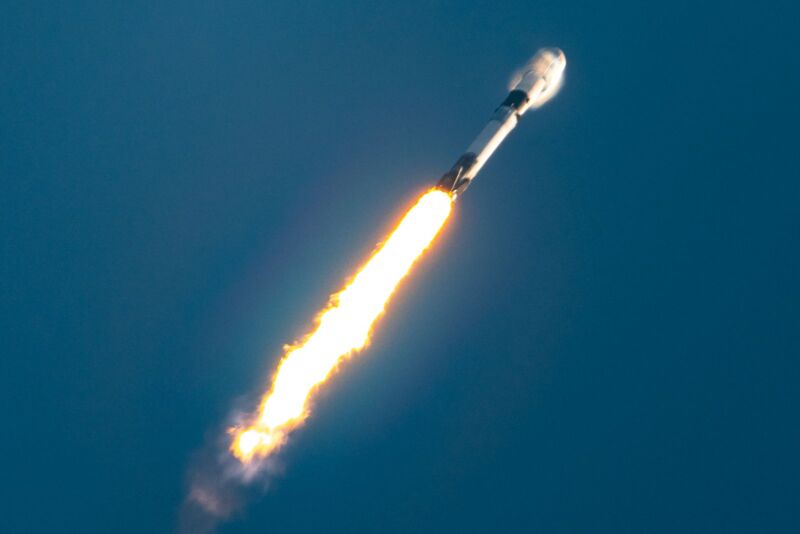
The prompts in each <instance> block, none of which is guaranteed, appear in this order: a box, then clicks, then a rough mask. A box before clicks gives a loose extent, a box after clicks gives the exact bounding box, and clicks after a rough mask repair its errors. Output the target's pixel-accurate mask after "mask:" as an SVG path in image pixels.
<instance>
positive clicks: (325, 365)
mask: <svg viewBox="0 0 800 534" xmlns="http://www.w3.org/2000/svg"><path fill="white" fill-rule="evenodd" d="M451 205H452V199H451V198H450V195H448V194H447V193H444V192H442V191H439V190H436V189H433V190H431V191H428V192H427V193H425V194H424V195H423V196H422V197H421V198H420V199H419V200H418V201H417V203H416V205H414V207H412V208H411V209H410V210H409V211H408V213H406V215H405V216H404V217H403V219H402V220H401V221H400V224H399V225H398V226H397V228H395V230H394V231H393V232H392V233H391V234H390V235H389V238H388V239H387V240H386V242H385V243H384V244H383V246H381V248H380V249H379V250H378V251H377V252H376V253H375V254H374V255H373V256H372V257H371V258H370V259H369V261H368V262H367V263H366V265H364V267H363V268H362V269H361V270H360V271H359V272H358V274H356V276H355V278H353V281H352V282H351V283H350V284H349V285H348V286H347V287H346V288H345V289H344V290H343V291H341V292H340V293H338V294H337V295H335V296H334V297H333V298H332V300H331V304H330V306H329V307H328V308H327V309H326V310H325V311H324V312H323V313H322V315H320V318H319V324H318V326H317V329H316V330H315V331H314V332H313V333H311V334H310V335H309V336H308V337H306V339H305V340H304V341H303V342H302V343H301V344H299V345H296V346H293V347H289V348H288V349H287V353H286V355H285V356H284V357H283V359H282V360H281V363H280V365H279V366H278V371H277V373H276V374H275V377H274V380H273V382H272V387H271V388H270V389H269V391H268V393H267V394H266V395H265V396H264V398H263V400H262V401H261V405H260V407H259V410H258V414H257V415H256V416H255V417H254V420H253V422H252V423H251V424H250V426H248V427H245V428H234V429H232V431H231V433H232V434H233V436H234V437H233V442H232V444H231V452H232V453H233V454H234V456H236V457H237V458H238V459H239V460H241V461H242V462H244V463H247V462H249V461H251V460H252V459H254V458H263V457H265V456H268V455H269V454H270V453H272V452H274V451H275V450H276V449H277V448H278V447H280V446H281V445H282V444H283V443H284V442H285V441H286V436H287V434H288V433H289V432H290V431H291V430H292V429H293V428H294V427H296V426H297V425H299V424H300V423H302V422H303V420H304V419H305V418H306V416H307V415H308V401H309V397H310V396H311V393H312V392H313V390H314V388H315V387H316V386H317V385H319V384H320V383H322V382H324V381H325V379H327V378H328V376H329V375H330V374H331V372H332V371H333V370H334V369H335V368H336V366H337V365H338V364H339V362H340V361H342V359H343V358H345V357H347V356H348V355H350V354H352V353H354V352H356V351H358V350H360V349H362V348H363V347H364V346H365V345H366V344H367V342H368V341H369V334H370V330H371V329H372V324H373V323H374V322H375V320H376V319H377V318H378V317H379V316H380V315H381V313H383V310H384V307H385V306H386V303H387V302H388V301H389V298H390V297H391V295H392V293H393V292H394V290H395V288H396V287H397V284H398V283H399V282H400V281H401V280H402V279H403V277H405V276H406V274H407V273H408V271H409V270H410V269H411V266H412V265H413V263H414V261H415V260H416V259H417V258H418V257H419V256H420V254H422V252H423V251H424V250H425V249H426V248H427V247H428V245H430V243H431V241H433V239H434V237H436V234H437V233H438V232H439V229H440V228H441V227H442V225H444V222H445V221H446V220H447V217H448V216H449V215H450V208H451Z"/></svg>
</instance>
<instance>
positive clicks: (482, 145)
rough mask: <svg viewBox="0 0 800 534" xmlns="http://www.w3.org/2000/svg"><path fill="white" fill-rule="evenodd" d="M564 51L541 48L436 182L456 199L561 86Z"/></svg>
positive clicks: (565, 62)
mask: <svg viewBox="0 0 800 534" xmlns="http://www.w3.org/2000/svg"><path fill="white" fill-rule="evenodd" d="M566 65H567V61H566V58H565V57H564V53H563V52H562V51H561V50H559V49H558V48H544V49H542V50H539V52H537V53H536V55H535V56H534V57H533V59H532V60H531V61H530V63H528V65H527V66H526V68H525V70H524V71H523V72H522V74H521V75H520V76H519V77H518V81H516V84H515V85H514V87H513V89H512V90H511V92H510V93H508V96H507V97H506V99H505V100H504V101H503V103H502V104H500V106H499V107H498V108H497V109H496V110H495V112H494V115H493V116H492V118H491V119H490V120H489V122H488V124H486V126H485V127H484V128H483V130H482V131H481V133H480V134H478V137H476V138H475V140H474V141H473V142H472V144H470V145H469V147H468V148H467V150H466V152H464V154H462V155H461V157H459V158H458V161H456V163H455V165H453V167H452V168H451V169H450V170H449V171H448V172H447V174H445V175H444V176H443V177H442V178H441V179H440V180H439V183H438V185H437V187H439V189H442V190H444V191H447V192H449V193H450V194H451V195H452V196H453V197H454V198H455V197H457V196H458V195H460V194H461V193H463V192H464V190H466V188H467V187H468V186H469V184H470V182H471V181H472V179H473V178H475V175H476V174H478V171H480V170H481V168H482V167H483V165H484V164H485V163H486V161H487V160H488V159H489V157H491V155H492V154H493V153H494V151H495V150H496V149H497V147H498V146H500V143H502V142H503V140H504V139H505V138H506V136H507V135H508V134H509V133H510V132H511V130H513V129H514V127H515V126H516V125H517V122H518V121H519V118H520V117H522V115H523V114H524V113H525V112H526V111H528V109H530V108H532V107H533V108H537V107H539V106H541V105H542V104H544V103H545V102H547V101H548V100H549V99H550V98H551V97H552V96H553V95H554V94H555V93H556V92H557V91H558V89H559V87H560V85H561V77H562V74H563V73H564V68H565V67H566Z"/></svg>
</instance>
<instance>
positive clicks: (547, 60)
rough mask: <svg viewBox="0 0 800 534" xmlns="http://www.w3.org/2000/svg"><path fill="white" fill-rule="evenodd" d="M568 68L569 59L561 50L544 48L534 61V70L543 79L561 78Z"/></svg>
mask: <svg viewBox="0 0 800 534" xmlns="http://www.w3.org/2000/svg"><path fill="white" fill-rule="evenodd" d="M566 66H567V58H566V56H565V55H564V52H562V51H561V49H560V48H542V49H541V50H539V51H538V52H537V53H536V55H535V56H534V58H533V61H532V70H533V71H534V72H535V73H536V74H537V75H539V76H541V77H543V78H548V77H553V75H554V74H555V77H558V76H560V75H561V73H562V72H563V71H564V68H565V67H566Z"/></svg>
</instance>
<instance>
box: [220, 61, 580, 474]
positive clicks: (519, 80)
mask: <svg viewBox="0 0 800 534" xmlns="http://www.w3.org/2000/svg"><path fill="white" fill-rule="evenodd" d="M565 67H566V59H565V57H564V53H563V52H562V51H561V50H559V49H557V48H545V49H542V50H540V51H539V52H538V53H537V54H536V55H535V56H534V57H533V58H532V59H531V61H530V62H528V64H527V65H526V66H525V67H524V68H523V69H522V70H521V71H520V72H519V73H518V74H517V75H516V76H515V80H514V82H513V87H512V89H511V92H510V93H508V96H507V97H506V99H505V100H503V102H502V103H501V104H500V105H499V106H498V107H497V109H495V111H494V114H493V115H492V117H491V119H490V120H489V122H488V123H487V124H486V126H485V127H484V128H483V130H482V131H481V132H480V134H479V135H478V137H477V138H476V139H475V140H474V141H473V142H472V144H470V145H469V147H468V148H467V150H466V152H464V154H462V155H461V157H459V158H458V160H457V161H456V163H455V164H454V165H453V167H452V168H451V169H450V170H449V171H448V172H447V173H445V175H444V176H443V177H442V178H441V179H440V180H439V182H438V183H437V185H436V188H435V189H432V190H430V191H428V192H427V193H425V194H424V195H423V196H422V197H421V198H420V199H419V200H418V202H417V204H416V205H415V206H414V207H412V208H411V209H410V210H409V211H408V213H406V215H405V216H404V217H403V219H402V220H401V221H400V224H399V225H398V226H397V228H396V229H395V230H394V231H393V232H392V233H391V234H390V235H389V237H388V239H387V240H386V242H385V243H384V244H383V246H382V247H381V248H380V249H379V250H378V251H377V252H376V253H375V254H374V255H373V256H372V257H371V258H370V259H369V260H368V261H367V263H366V264H365V265H364V266H363V267H362V269H361V270H360V271H359V272H358V274H356V276H355V277H354V278H353V280H352V282H351V283H350V284H349V285H348V286H347V287H346V288H345V289H344V290H342V291H341V292H340V293H338V294H336V295H334V297H333V298H332V299H331V304H330V306H329V307H328V308H327V309H326V310H324V311H323V312H322V314H321V315H320V317H319V321H318V325H317V328H316V330H314V332H312V333H311V334H309V335H308V336H307V337H306V338H305V339H304V340H303V341H301V342H300V343H298V344H296V345H294V346H292V347H289V349H288V350H287V352H286V354H285V355H284V357H283V359H282V360H281V363H280V365H279V366H278V370H277V372H276V373H275V376H274V378H273V381H272V384H271V386H270V388H269V389H268V391H267V393H266V394H265V395H264V397H263V399H262V401H261V404H260V406H259V408H258V410H257V413H256V414H254V415H253V417H252V418H251V420H250V421H249V422H248V424H247V425H246V426H242V427H237V428H233V429H231V434H232V436H233V440H232V442H231V445H230V452H231V453H232V454H233V455H234V456H235V457H236V458H238V459H239V461H241V462H242V464H244V465H249V464H251V462H254V461H255V462H257V461H258V460H260V459H263V458H266V457H267V456H269V455H270V454H271V453H273V452H275V451H276V450H277V449H278V448H280V446H281V445H283V444H284V443H285V442H286V439H287V437H288V434H289V433H290V432H291V430H292V429H293V428H295V427H297V425H299V424H301V423H302V422H303V421H304V420H305V418H306V417H307V416H308V411H309V407H308V404H309V398H310V397H311V395H312V394H313V392H314V390H315V388H316V387H317V386H318V385H319V384H321V383H322V382H324V381H325V380H326V379H327V378H328V376H329V375H330V374H331V372H332V371H333V370H334V369H336V367H337V365H338V364H339V363H340V362H341V361H342V360H343V359H344V358H346V357H348V356H349V355H351V354H353V353H355V352H357V351H359V350H361V349H362V348H364V346H365V345H366V344H367V342H368V341H369V335H370V331H371V329H372V325H373V323H374V322H375V320H376V319H377V318H378V317H380V315H381V314H382V313H383V311H384V308H385V306H386V304H387V302H388V301H389V298H390V297H391V296H392V293H393V292H394V290H395V288H396V287H397V285H398V284H399V283H400V281H401V280H402V279H403V278H404V277H405V276H406V274H408V272H409V270H410V269H411V266H412V265H413V264H414V262H415V261H416V259H417V258H418V257H419V256H420V255H421V254H422V253H423V252H424V251H425V249H426V248H427V247H428V246H429V245H430V244H431V242H432V241H433V239H434V238H435V237H436V234H437V233H438V232H439V230H440V229H441V227H442V226H443V225H444V223H445V221H446V220H447V218H448V216H449V215H450V210H451V208H452V204H453V202H454V201H455V199H456V198H458V197H459V196H460V195H462V194H463V193H464V191H465V190H466V189H467V187H468V186H469V185H470V183H472V180H473V179H474V178H475V175H476V174H477V173H478V171H480V169H481V168H482V167H483V165H484V164H485V163H486V161H487V160H488V159H489V158H490V157H491V156H492V154H493V153H494V152H495V150H496V149H497V147H498V146H500V144H501V143H502V142H503V140H504V139H505V138H506V136H507V135H508V134H509V133H510V132H511V131H512V130H513V129H514V128H515V127H516V125H517V122H518V121H519V119H520V118H521V117H522V115H523V114H524V113H525V112H526V111H528V110H529V109H535V108H538V107H539V106H541V105H542V104H544V103H545V102H547V101H548V100H549V99H550V98H552V97H553V96H554V95H555V94H556V92H557V91H558V89H559V87H560V86H561V78H562V74H563V72H564V69H565ZM256 465H258V464H256Z"/></svg>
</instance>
